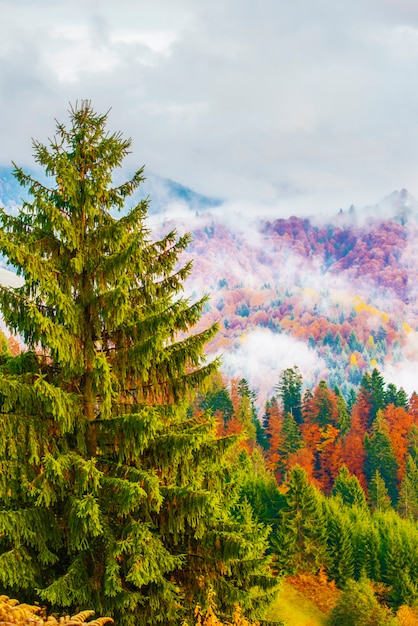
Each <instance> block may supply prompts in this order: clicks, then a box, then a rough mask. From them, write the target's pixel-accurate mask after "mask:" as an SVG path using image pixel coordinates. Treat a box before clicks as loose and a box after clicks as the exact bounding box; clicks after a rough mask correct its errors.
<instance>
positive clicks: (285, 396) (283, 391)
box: [276, 365, 303, 424]
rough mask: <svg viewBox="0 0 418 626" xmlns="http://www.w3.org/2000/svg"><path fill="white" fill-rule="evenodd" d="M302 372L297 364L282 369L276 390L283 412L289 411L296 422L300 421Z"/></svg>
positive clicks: (299, 422)
mask: <svg viewBox="0 0 418 626" xmlns="http://www.w3.org/2000/svg"><path fill="white" fill-rule="evenodd" d="M302 383H303V378H302V374H301V373H300V370H299V368H298V366H297V365H294V366H293V367H289V368H288V369H285V370H283V372H282V373H281V375H280V378H279V382H278V384H277V387H276V389H277V391H278V392H279V397H280V399H281V401H282V405H283V413H284V414H286V413H291V414H292V415H293V417H294V418H295V420H296V423H297V424H301V423H302Z"/></svg>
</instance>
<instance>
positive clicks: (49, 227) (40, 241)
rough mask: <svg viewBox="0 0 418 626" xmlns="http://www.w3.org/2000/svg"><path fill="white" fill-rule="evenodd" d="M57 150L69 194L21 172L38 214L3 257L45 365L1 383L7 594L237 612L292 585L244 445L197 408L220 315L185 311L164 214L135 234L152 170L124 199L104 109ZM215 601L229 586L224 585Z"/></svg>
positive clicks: (59, 174) (49, 149) (11, 318)
mask: <svg viewBox="0 0 418 626" xmlns="http://www.w3.org/2000/svg"><path fill="white" fill-rule="evenodd" d="M70 121H71V125H70V127H69V128H68V129H67V127H65V126H64V125H63V124H58V125H57V132H56V136H55V137H54V138H53V139H52V140H51V141H50V143H49V146H44V145H42V144H40V143H38V142H34V149H35V159H36V161H37V162H38V164H39V165H40V166H42V167H43V168H44V170H45V173H46V175H47V180H48V181H49V179H51V181H52V182H51V183H50V184H49V183H45V184H44V183H41V182H39V181H37V180H35V179H34V178H32V177H31V176H29V175H27V174H25V173H24V172H23V171H22V170H21V169H20V168H18V167H16V170H15V175H16V177H17V179H18V180H19V182H20V183H21V184H22V185H23V186H26V187H27V188H28V191H29V194H30V196H31V198H32V201H31V202H25V203H24V205H23V207H22V209H21V210H20V211H19V213H18V214H17V215H7V214H6V213H5V212H4V211H3V210H1V213H0V217H1V230H0V249H1V252H2V254H4V255H5V256H6V258H7V259H8V260H9V262H10V263H11V264H13V265H14V266H15V267H16V268H17V270H18V273H19V274H21V275H22V276H23V278H24V284H23V286H22V287H19V288H16V289H12V288H4V287H2V288H0V304H1V307H2V312H3V316H4V319H5V321H6V324H7V325H8V326H9V328H10V329H11V330H12V331H13V332H16V333H19V334H21V335H22V336H23V338H24V340H25V342H26V344H27V346H28V352H27V353H26V354H24V355H22V356H21V357H18V358H16V359H13V360H10V359H9V360H7V361H6V362H5V363H4V364H3V365H2V366H1V368H0V406H1V419H0V466H1V469H2V472H1V479H0V499H1V500H0V502H1V504H0V585H1V586H3V587H5V588H8V589H13V590H16V591H17V590H24V591H25V592H26V593H27V594H28V595H31V596H33V594H34V593H35V592H34V590H35V589H36V593H37V596H38V598H40V599H41V600H42V601H43V602H48V603H49V604H50V605H52V606H53V607H54V608H55V607H57V608H60V607H74V608H80V607H81V608H83V607H84V608H89V609H90V608H91V609H94V610H96V612H97V613H99V614H105V615H112V616H115V618H117V621H118V624H121V626H123V625H127V626H128V625H133V624H135V625H140V624H158V623H163V624H167V625H168V624H171V623H178V621H179V619H180V617H181V616H182V615H184V614H185V613H186V612H187V610H190V611H192V609H193V606H194V604H195V602H200V603H201V604H203V602H204V600H205V597H206V591H207V588H208V585H209V583H210V584H212V582H213V581H214V580H215V582H216V590H217V596H218V598H219V602H220V603H222V607H223V608H224V610H225V612H227V611H228V610H229V611H230V612H231V611H232V607H233V604H234V603H235V602H236V601H240V602H242V604H243V606H245V608H248V609H249V610H251V608H252V607H254V606H256V605H258V604H260V602H261V601H262V600H263V598H264V597H265V596H266V595H267V594H268V589H270V588H272V587H273V586H274V584H275V581H274V580H272V579H271V577H270V575H269V563H268V561H264V560H263V552H264V549H265V547H266V534H267V531H266V530H265V529H264V528H263V527H262V526H261V525H260V524H259V523H258V522H257V521H255V520H254V519H253V516H252V513H251V510H250V509H249V507H248V506H247V507H246V506H245V505H244V504H240V503H239V485H238V486H237V485H236V484H234V482H233V481H232V480H231V472H230V451H229V450H230V448H231V446H233V445H234V439H232V438H230V439H228V440H220V439H217V437H216V425H215V422H214V420H213V419H211V418H210V417H208V415H205V414H202V413H200V414H198V415H193V414H191V413H190V411H188V410H187V409H188V401H189V397H191V396H192V394H193V393H194V391H195V389H196V388H197V387H198V386H200V385H203V384H204V382H205V381H206V380H207V379H208V377H209V376H210V375H211V374H212V373H213V372H214V371H216V368H217V362H216V361H214V362H212V363H209V364H207V363H206V362H205V354H204V346H205V344H206V342H207V341H208V340H209V339H210V338H211V337H213V335H214V333H215V332H216V327H211V328H208V329H206V330H203V331H201V332H195V333H193V332H192V328H193V326H194V325H195V323H196V322H197V321H198V320H199V318H200V315H201V312H202V309H203V307H204V306H205V303H206V298H203V299H201V300H200V301H197V302H190V301H189V300H188V299H186V298H184V297H183V296H182V290H183V283H184V280H185V278H186V277H187V276H188V275H189V273H190V271H191V264H190V263H186V264H184V265H181V263H179V257H180V255H181V253H182V251H183V250H184V249H185V247H186V246H187V245H188V243H189V241H190V237H189V235H184V236H182V237H177V235H176V233H175V232H170V233H168V234H167V235H165V236H164V237H163V238H162V239H161V240H159V241H153V240H152V239H151V237H150V233H149V231H148V229H147V227H146V225H145V220H146V216H147V207H148V200H143V201H141V202H139V204H138V205H136V206H134V207H133V208H132V209H131V210H130V211H129V212H127V213H126V214H125V215H123V216H122V217H120V218H117V217H115V216H114V215H115V214H116V213H117V211H118V210H120V209H122V208H123V207H124V206H125V203H126V201H127V200H128V198H129V197H130V195H131V194H132V193H133V191H134V190H135V189H136V188H137V187H138V186H139V185H140V184H141V182H142V181H143V171H142V169H141V170H139V171H138V172H136V174H135V175H134V176H133V178H132V179H131V180H129V181H127V182H125V183H122V184H121V185H119V186H117V187H114V186H112V180H113V175H114V170H115V168H118V167H119V166H120V165H121V164H122V161H123V159H124V157H125V156H126V154H127V153H128V150H129V147H130V141H129V140H124V139H123V138H122V136H121V135H120V134H119V133H115V134H109V133H108V132H107V130H106V123H107V116H106V115H99V114H97V113H95V112H94V110H93V109H92V108H91V105H90V103H89V102H82V103H81V106H80V107H79V108H75V109H71V110H70ZM214 585H215V583H214Z"/></svg>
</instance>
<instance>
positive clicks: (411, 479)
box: [397, 454, 418, 521]
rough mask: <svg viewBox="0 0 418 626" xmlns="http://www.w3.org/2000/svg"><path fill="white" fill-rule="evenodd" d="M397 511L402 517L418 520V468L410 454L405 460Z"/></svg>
mask: <svg viewBox="0 0 418 626" xmlns="http://www.w3.org/2000/svg"><path fill="white" fill-rule="evenodd" d="M397 510H398V511H399V513H400V515H402V517H410V518H411V519H413V520H415V521H417V520H418V466H417V463H416V460H415V459H414V458H413V457H412V455H411V454H409V455H408V457H407V459H406V470H405V476H404V478H403V481H402V483H401V487H400V489H399V501H398V506H397Z"/></svg>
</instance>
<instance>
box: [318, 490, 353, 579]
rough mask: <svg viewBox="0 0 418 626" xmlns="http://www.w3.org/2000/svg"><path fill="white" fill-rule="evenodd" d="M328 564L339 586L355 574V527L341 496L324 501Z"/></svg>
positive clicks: (329, 572)
mask: <svg viewBox="0 0 418 626" xmlns="http://www.w3.org/2000/svg"><path fill="white" fill-rule="evenodd" d="M324 504H325V506H324V511H325V523H326V541H327V547H328V549H327V564H326V568H325V569H326V572H327V574H328V578H329V579H330V580H335V582H336V584H337V585H338V586H339V587H343V586H344V584H345V583H346V582H347V581H348V580H349V579H350V578H353V575H354V554H353V528H352V525H351V520H350V518H349V511H348V508H346V507H344V506H342V503H341V500H340V498H328V499H327V500H326V501H325V502H324Z"/></svg>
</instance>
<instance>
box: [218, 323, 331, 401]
mask: <svg viewBox="0 0 418 626" xmlns="http://www.w3.org/2000/svg"><path fill="white" fill-rule="evenodd" d="M295 365H297V366H298V367H299V370H300V372H301V374H302V377H303V380H304V382H305V384H306V385H307V386H309V384H310V383H312V381H314V380H317V379H318V376H319V377H321V374H322V375H323V377H325V376H326V372H327V369H326V366H325V363H324V361H323V360H322V359H321V358H319V357H318V355H317V354H316V353H315V352H314V351H313V350H310V349H309V348H308V346H307V345H306V344H305V343H302V342H300V341H297V340H296V339H293V338H292V337H290V336H288V335H279V334H277V333H273V332H271V331H270V330H268V329H261V328H258V329H255V330H252V331H251V332H249V333H248V334H246V335H243V336H242V338H241V343H240V346H239V348H238V349H237V350H235V351H234V352H228V353H227V354H224V355H222V368H223V370H224V371H225V372H226V374H227V375H229V376H234V377H236V378H241V377H242V378H246V379H247V380H248V382H249V385H250V387H251V388H252V389H254V390H256V391H257V402H258V403H259V406H260V407H262V406H263V404H264V402H265V400H266V398H267V397H269V396H271V395H273V394H274V385H275V384H276V383H277V382H278V379H279V375H280V373H281V372H282V370H284V369H287V368H290V367H294V366H295Z"/></svg>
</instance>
